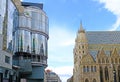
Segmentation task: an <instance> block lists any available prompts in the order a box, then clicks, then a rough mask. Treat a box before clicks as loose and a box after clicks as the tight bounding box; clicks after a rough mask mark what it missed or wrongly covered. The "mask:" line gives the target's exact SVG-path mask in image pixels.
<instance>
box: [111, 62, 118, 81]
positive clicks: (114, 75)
mask: <svg viewBox="0 0 120 82" xmlns="http://www.w3.org/2000/svg"><path fill="white" fill-rule="evenodd" d="M111 67H112V68H113V80H114V82H117V81H116V70H115V67H114V65H113V64H111Z"/></svg>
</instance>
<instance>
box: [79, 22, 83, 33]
mask: <svg viewBox="0 0 120 82" xmlns="http://www.w3.org/2000/svg"><path fill="white" fill-rule="evenodd" d="M78 32H79V33H81V32H83V33H85V30H84V28H83V25H82V21H81V22H80V29H79V31H78Z"/></svg>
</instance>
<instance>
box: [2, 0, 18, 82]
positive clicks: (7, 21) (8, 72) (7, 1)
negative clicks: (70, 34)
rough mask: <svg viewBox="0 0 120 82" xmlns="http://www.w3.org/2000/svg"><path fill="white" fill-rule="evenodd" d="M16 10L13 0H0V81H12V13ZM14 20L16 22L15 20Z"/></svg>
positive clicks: (13, 77)
mask: <svg viewBox="0 0 120 82" xmlns="http://www.w3.org/2000/svg"><path fill="white" fill-rule="evenodd" d="M15 11H17V8H16V5H15V4H14V3H13V0H0V40H1V42H0V82H13V81H15V80H16V79H15V78H16V77H15V76H14V73H15V72H14V71H13V70H12V56H13V54H12V50H13V49H12V48H13V40H12V38H13V27H14V23H15V22H14V15H15ZM16 22H18V21H17V20H16Z"/></svg>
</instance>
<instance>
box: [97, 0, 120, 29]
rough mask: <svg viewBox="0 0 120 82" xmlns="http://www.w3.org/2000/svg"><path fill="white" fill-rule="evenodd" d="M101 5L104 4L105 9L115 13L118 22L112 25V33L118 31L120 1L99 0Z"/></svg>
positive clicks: (119, 24) (119, 25)
mask: <svg viewBox="0 0 120 82" xmlns="http://www.w3.org/2000/svg"><path fill="white" fill-rule="evenodd" d="M97 1H99V2H100V3H101V4H104V8H105V9H107V10H108V11H110V12H111V13H113V14H114V15H115V16H116V17H117V20H116V22H115V23H114V24H113V25H112V28H111V29H110V30H111V31H113V30H117V29H118V28H119V27H120V0H97ZM109 20H110V19H109Z"/></svg>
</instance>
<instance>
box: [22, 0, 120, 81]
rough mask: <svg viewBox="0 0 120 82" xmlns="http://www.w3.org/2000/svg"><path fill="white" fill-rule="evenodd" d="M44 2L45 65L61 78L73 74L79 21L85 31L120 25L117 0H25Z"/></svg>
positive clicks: (119, 2)
mask: <svg viewBox="0 0 120 82" xmlns="http://www.w3.org/2000/svg"><path fill="white" fill-rule="evenodd" d="M24 1H28V2H29V1H30V2H37V3H43V4H44V11H45V12H46V14H47V16H48V17H49V36H50V38H49V42H48V46H49V49H48V55H49V56H48V68H49V69H51V70H53V71H54V72H56V73H57V74H59V76H60V78H61V79H62V82H66V79H68V78H69V77H70V76H71V75H72V70H73V48H74V41H75V37H76V33H77V31H78V29H79V26H80V21H82V23H83V27H84V28H85V29H86V30H87V31H105V30H107V31H108V30H109V31H113V30H119V29H120V5H119V4H120V0H24Z"/></svg>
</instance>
